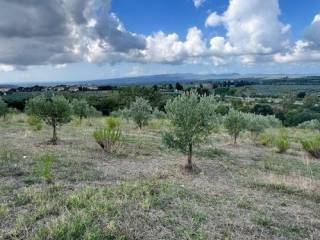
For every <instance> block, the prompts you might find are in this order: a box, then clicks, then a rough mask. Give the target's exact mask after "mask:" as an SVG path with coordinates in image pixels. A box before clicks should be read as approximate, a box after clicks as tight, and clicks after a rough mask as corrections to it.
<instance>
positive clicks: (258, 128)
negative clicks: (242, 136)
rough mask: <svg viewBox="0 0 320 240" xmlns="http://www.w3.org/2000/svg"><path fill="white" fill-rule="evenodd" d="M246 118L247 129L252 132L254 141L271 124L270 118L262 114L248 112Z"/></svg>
mask: <svg viewBox="0 0 320 240" xmlns="http://www.w3.org/2000/svg"><path fill="white" fill-rule="evenodd" d="M245 118H246V121H247V130H248V131H249V132H250V133H251V136H252V137H253V141H254V142H255V141H256V140H257V138H258V137H259V135H260V134H261V133H262V132H264V130H265V129H266V128H268V127H269V126H270V123H269V120H268V118H267V117H265V116H262V115H257V114H254V113H247V114H245Z"/></svg>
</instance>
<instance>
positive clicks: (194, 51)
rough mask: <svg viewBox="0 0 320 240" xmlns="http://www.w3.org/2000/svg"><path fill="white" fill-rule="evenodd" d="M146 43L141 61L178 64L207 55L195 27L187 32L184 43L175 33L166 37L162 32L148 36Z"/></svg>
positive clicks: (201, 38)
mask: <svg viewBox="0 0 320 240" xmlns="http://www.w3.org/2000/svg"><path fill="white" fill-rule="evenodd" d="M146 41H147V46H146V49H145V50H142V51H141V55H140V58H141V61H147V62H150V61H152V62H157V63H171V64H179V63H182V62H185V61H187V60H190V59H192V58H199V57H204V56H205V55H206V54H208V53H207V47H206V43H205V41H204V39H203V36H202V32H201V30H199V29H198V28H196V27H193V28H190V29H189V30H188V34H187V37H186V40H185V41H182V40H180V38H179V36H178V35H177V34H176V33H172V34H168V35H166V34H164V33H163V32H158V33H156V34H154V35H152V36H148V37H147V38H146Z"/></svg>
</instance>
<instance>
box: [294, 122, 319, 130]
mask: <svg viewBox="0 0 320 240" xmlns="http://www.w3.org/2000/svg"><path fill="white" fill-rule="evenodd" d="M298 128H301V129H312V130H320V121H319V120H316V119H313V120H310V121H306V122H303V123H300V124H299V125H298Z"/></svg>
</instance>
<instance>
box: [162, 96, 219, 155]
mask: <svg viewBox="0 0 320 240" xmlns="http://www.w3.org/2000/svg"><path fill="white" fill-rule="evenodd" d="M215 107H216V101H215V100H214V98H213V97H211V96H210V97H201V96H200V95H199V94H197V93H196V92H193V91H192V92H190V93H184V94H182V95H180V96H178V97H176V98H175V99H173V100H170V101H168V103H167V105H166V107H165V109H166V112H167V117H168V119H169V120H170V122H171V127H170V128H169V131H168V132H166V133H165V134H164V139H163V140H164V142H165V144H166V145H167V146H169V147H171V148H176V149H179V150H180V151H182V152H183V153H188V154H189V157H190V160H191V157H192V146H193V145H194V144H198V143H200V142H202V141H204V140H205V139H206V137H207V136H208V135H209V134H210V133H211V131H212V130H213V128H214V127H215V123H216V119H217V114H216V113H215ZM190 148H191V151H190Z"/></svg>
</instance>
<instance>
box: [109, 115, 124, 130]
mask: <svg viewBox="0 0 320 240" xmlns="http://www.w3.org/2000/svg"><path fill="white" fill-rule="evenodd" d="M120 125H121V123H120V119H119V118H116V117H108V118H106V126H107V128H110V129H116V128H120Z"/></svg>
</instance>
